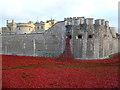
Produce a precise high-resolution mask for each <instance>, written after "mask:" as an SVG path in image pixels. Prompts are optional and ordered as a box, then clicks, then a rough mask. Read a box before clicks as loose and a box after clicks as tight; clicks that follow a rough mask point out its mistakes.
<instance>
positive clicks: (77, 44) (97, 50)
mask: <svg viewBox="0 0 120 90" xmlns="http://www.w3.org/2000/svg"><path fill="white" fill-rule="evenodd" d="M83 19H84V18H82V19H81V18H80V20H81V21H79V20H77V21H78V22H75V21H74V22H73V21H72V20H69V21H70V22H72V23H69V22H66V21H61V22H58V23H56V24H55V25H53V26H52V27H51V28H50V29H49V30H47V31H45V32H44V33H36V34H19V35H3V36H2V51H3V52H2V54H12V55H25V56H39V57H59V56H60V55H61V54H62V53H63V51H64V49H65V38H66V35H67V36H71V40H70V46H71V51H72V54H73V56H74V58H75V59H99V58H106V57H108V56H109V55H111V54H114V53H117V52H118V50H119V51H120V47H118V46H119V44H120V42H118V41H120V38H119V39H118V37H117V36H116V32H115V28H112V27H109V25H108V22H103V21H102V20H97V21H96V23H95V24H93V19H91V18H89V19H86V20H85V21H83ZM74 23H75V24H74Z"/></svg>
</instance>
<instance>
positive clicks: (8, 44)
mask: <svg viewBox="0 0 120 90" xmlns="http://www.w3.org/2000/svg"><path fill="white" fill-rule="evenodd" d="M64 32H65V26H64V22H61V23H57V24H56V25H54V26H53V27H52V28H51V29H50V30H48V31H46V32H45V33H42V34H21V35H20V34H19V35H3V36H2V49H3V50H2V51H3V52H2V53H3V54H12V55H26V56H40V57H58V56H59V55H60V54H61V53H62V52H63V51H64V50H63V49H64V48H65V39H64V37H65V36H64V35H65V34H62V33H64Z"/></svg>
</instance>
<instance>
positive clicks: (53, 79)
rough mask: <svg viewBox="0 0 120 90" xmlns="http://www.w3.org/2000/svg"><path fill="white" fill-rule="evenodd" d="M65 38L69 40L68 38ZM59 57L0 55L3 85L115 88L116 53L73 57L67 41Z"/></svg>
mask: <svg viewBox="0 0 120 90" xmlns="http://www.w3.org/2000/svg"><path fill="white" fill-rule="evenodd" d="M68 41H69V40H68ZM66 44H67V47H66V49H65V51H64V53H63V54H62V55H61V56H60V57H59V58H45V57H32V56H12V55H2V85H3V88H118V87H119V86H120V85H119V81H118V80H119V79H118V76H119V75H118V74H119V73H118V70H119V68H118V66H119V65H120V61H119V58H120V54H117V55H114V56H111V57H110V58H109V59H103V60H74V59H73V56H72V55H71V53H70V51H69V50H70V49H69V43H68V42H67V43H66Z"/></svg>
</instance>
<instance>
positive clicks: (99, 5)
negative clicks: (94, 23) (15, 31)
mask: <svg viewBox="0 0 120 90" xmlns="http://www.w3.org/2000/svg"><path fill="white" fill-rule="evenodd" d="M118 1H119V0H0V15H1V19H2V20H0V26H6V20H12V19H14V20H15V21H16V22H28V21H33V22H36V21H37V17H38V20H39V21H46V20H49V19H51V17H52V18H53V19H56V20H64V18H65V17H77V16H79V17H82V16H84V17H85V18H94V19H105V20H108V21H109V22H110V26H113V27H118Z"/></svg>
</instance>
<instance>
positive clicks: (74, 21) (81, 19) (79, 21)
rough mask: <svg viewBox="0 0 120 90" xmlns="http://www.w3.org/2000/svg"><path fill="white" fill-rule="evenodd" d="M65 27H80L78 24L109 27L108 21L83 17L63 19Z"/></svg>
mask: <svg viewBox="0 0 120 90" xmlns="http://www.w3.org/2000/svg"><path fill="white" fill-rule="evenodd" d="M64 21H65V25H80V24H86V25H93V24H95V25H104V26H109V21H105V20H104V19H96V20H94V18H85V17H68V18H64Z"/></svg>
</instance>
